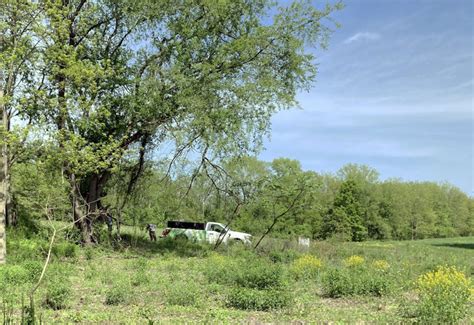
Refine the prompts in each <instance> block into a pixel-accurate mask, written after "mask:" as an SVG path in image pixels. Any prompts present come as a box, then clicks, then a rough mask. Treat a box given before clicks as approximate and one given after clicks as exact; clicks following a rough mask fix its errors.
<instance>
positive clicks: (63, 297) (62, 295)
mask: <svg viewBox="0 0 474 325" xmlns="http://www.w3.org/2000/svg"><path fill="white" fill-rule="evenodd" d="M70 296H71V288H70V284H69V282H68V281H67V280H66V279H55V282H50V283H49V284H48V287H47V290H46V298H45V301H44V302H45V305H46V306H47V307H49V308H51V309H54V310H59V309H64V308H66V307H67V302H68V299H69V297H70Z"/></svg>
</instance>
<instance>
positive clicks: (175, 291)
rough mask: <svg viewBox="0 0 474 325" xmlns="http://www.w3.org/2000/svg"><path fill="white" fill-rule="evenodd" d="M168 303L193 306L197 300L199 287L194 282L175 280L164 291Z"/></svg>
mask: <svg viewBox="0 0 474 325" xmlns="http://www.w3.org/2000/svg"><path fill="white" fill-rule="evenodd" d="M165 298H166V302H167V303H168V304H169V305H177V306H195V305H197V303H198V301H199V288H198V286H197V285H196V284H194V282H191V281H189V282H175V283H174V284H173V285H172V286H170V287H169V288H168V290H167V291H166V293H165Z"/></svg>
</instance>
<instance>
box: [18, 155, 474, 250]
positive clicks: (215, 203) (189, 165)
mask: <svg viewBox="0 0 474 325" xmlns="http://www.w3.org/2000/svg"><path fill="white" fill-rule="evenodd" d="M213 164H214V163H213ZM199 167H200V169H201V170H200V172H199V173H197V174H196V173H195V172H196V170H197V169H198V168H199ZM16 168H17V169H16V170H15V173H14V175H15V177H14V179H16V182H15V183H14V186H13V187H14V191H13V192H14V195H15V197H16V200H17V202H18V204H19V205H20V211H23V213H24V215H25V218H28V217H30V218H31V216H35V214H36V218H42V216H41V213H43V212H41V211H40V210H38V209H37V208H36V207H34V205H36V206H38V207H40V206H45V205H47V202H46V201H47V200H48V196H49V197H51V196H53V197H55V198H56V201H62V205H63V207H62V212H60V214H61V215H62V218H65V220H67V217H66V216H67V214H68V212H67V211H68V209H69V204H68V193H67V186H65V185H64V184H63V185H61V184H62V182H63V181H62V180H61V179H62V177H61V175H60V173H59V172H58V171H57V172H56V173H51V171H49V172H45V170H44V169H43V170H42V171H41V170H40V168H43V167H39V166H37V165H35V164H18V165H17V167H16ZM17 173H18V175H16V174H17ZM143 173H144V177H141V178H140V180H138V181H137V183H136V187H135V188H134V191H133V192H132V193H130V194H127V193H126V192H124V191H123V189H124V187H125V186H126V184H127V182H128V180H127V174H128V172H127V170H126V169H125V170H119V171H117V172H116V173H115V174H114V176H113V177H112V178H111V180H110V182H109V184H108V186H107V187H106V188H105V192H106V193H107V194H106V195H105V197H104V198H103V204H104V205H105V206H107V208H108V209H109V212H110V213H111V215H112V217H113V218H114V219H115V220H116V221H120V223H121V224H125V225H129V226H137V227H141V228H143V225H144V224H147V223H155V224H157V225H159V226H161V227H165V226H166V221H168V220H190V221H220V222H222V223H225V224H229V225H230V227H231V228H234V229H237V230H240V231H245V232H248V233H251V234H254V235H256V236H257V235H262V234H265V233H271V236H276V237H282V238H295V237H298V236H306V237H310V238H313V239H317V240H323V239H335V240H343V241H364V240H370V239H376V240H388V239H392V240H406V239H423V238H434V237H455V236H471V235H473V234H474V217H473V216H474V199H473V198H471V197H469V196H467V195H466V194H465V193H464V192H462V191H461V190H460V189H459V188H457V187H455V186H453V185H450V184H448V183H435V182H407V181H402V180H399V179H388V180H384V181H381V180H380V179H379V174H378V172H377V171H376V170H375V169H373V168H370V167H368V166H365V165H357V164H347V165H345V166H343V167H342V168H340V169H339V170H338V171H337V172H336V173H334V174H330V173H317V172H315V171H305V170H303V169H302V167H301V164H300V163H299V162H298V161H297V160H292V159H288V158H279V159H275V160H273V161H272V162H264V161H261V160H258V159H257V158H255V157H251V156H245V157H240V158H232V159H228V160H226V161H222V162H221V164H220V165H216V164H214V166H210V165H208V164H203V165H201V162H196V161H181V162H180V163H178V164H176V166H175V167H174V168H173V169H172V170H169V161H158V162H154V163H151V162H150V163H148V164H147V165H146V166H145V167H144V171H143ZM48 193H49V194H48ZM33 197H35V198H38V199H37V200H36V201H37V202H35V200H32V198H33ZM58 198H61V200H58ZM32 205H33V206H32ZM38 211H40V212H38ZM43 217H44V216H43ZM117 219H119V220H117Z"/></svg>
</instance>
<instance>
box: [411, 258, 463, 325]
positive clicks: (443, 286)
mask: <svg viewBox="0 0 474 325" xmlns="http://www.w3.org/2000/svg"><path fill="white" fill-rule="evenodd" d="M416 289H417V291H418V295H419V303H418V305H417V308H416V309H417V316H418V317H419V319H420V320H421V321H422V322H425V323H432V324H434V323H455V322H457V321H459V320H460V319H462V318H463V317H464V316H465V315H466V313H467V309H468V303H469V299H470V296H471V291H472V288H471V281H470V280H469V279H468V278H467V277H466V275H465V274H464V273H462V272H460V271H458V270H457V269H456V267H450V266H441V267H439V268H437V269H436V270H435V271H432V272H428V273H426V274H423V275H421V276H420V277H419V278H418V280H417V281H416Z"/></svg>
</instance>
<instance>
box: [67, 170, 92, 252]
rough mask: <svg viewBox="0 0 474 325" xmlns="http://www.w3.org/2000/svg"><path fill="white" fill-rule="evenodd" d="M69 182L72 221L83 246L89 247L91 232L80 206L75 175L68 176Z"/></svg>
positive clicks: (79, 195) (81, 205)
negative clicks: (79, 234) (78, 231)
mask: <svg viewBox="0 0 474 325" xmlns="http://www.w3.org/2000/svg"><path fill="white" fill-rule="evenodd" d="M69 182H70V184H71V194H70V195H71V204H72V213H73V221H74V224H75V225H76V227H77V228H78V229H79V230H80V231H81V237H82V242H83V243H84V245H89V244H91V243H92V240H91V231H90V226H89V225H88V222H87V217H88V215H87V212H86V214H85V213H84V209H83V206H84V204H81V203H82V202H81V201H83V200H81V194H80V190H79V184H78V182H77V180H76V175H75V174H71V175H69Z"/></svg>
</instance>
